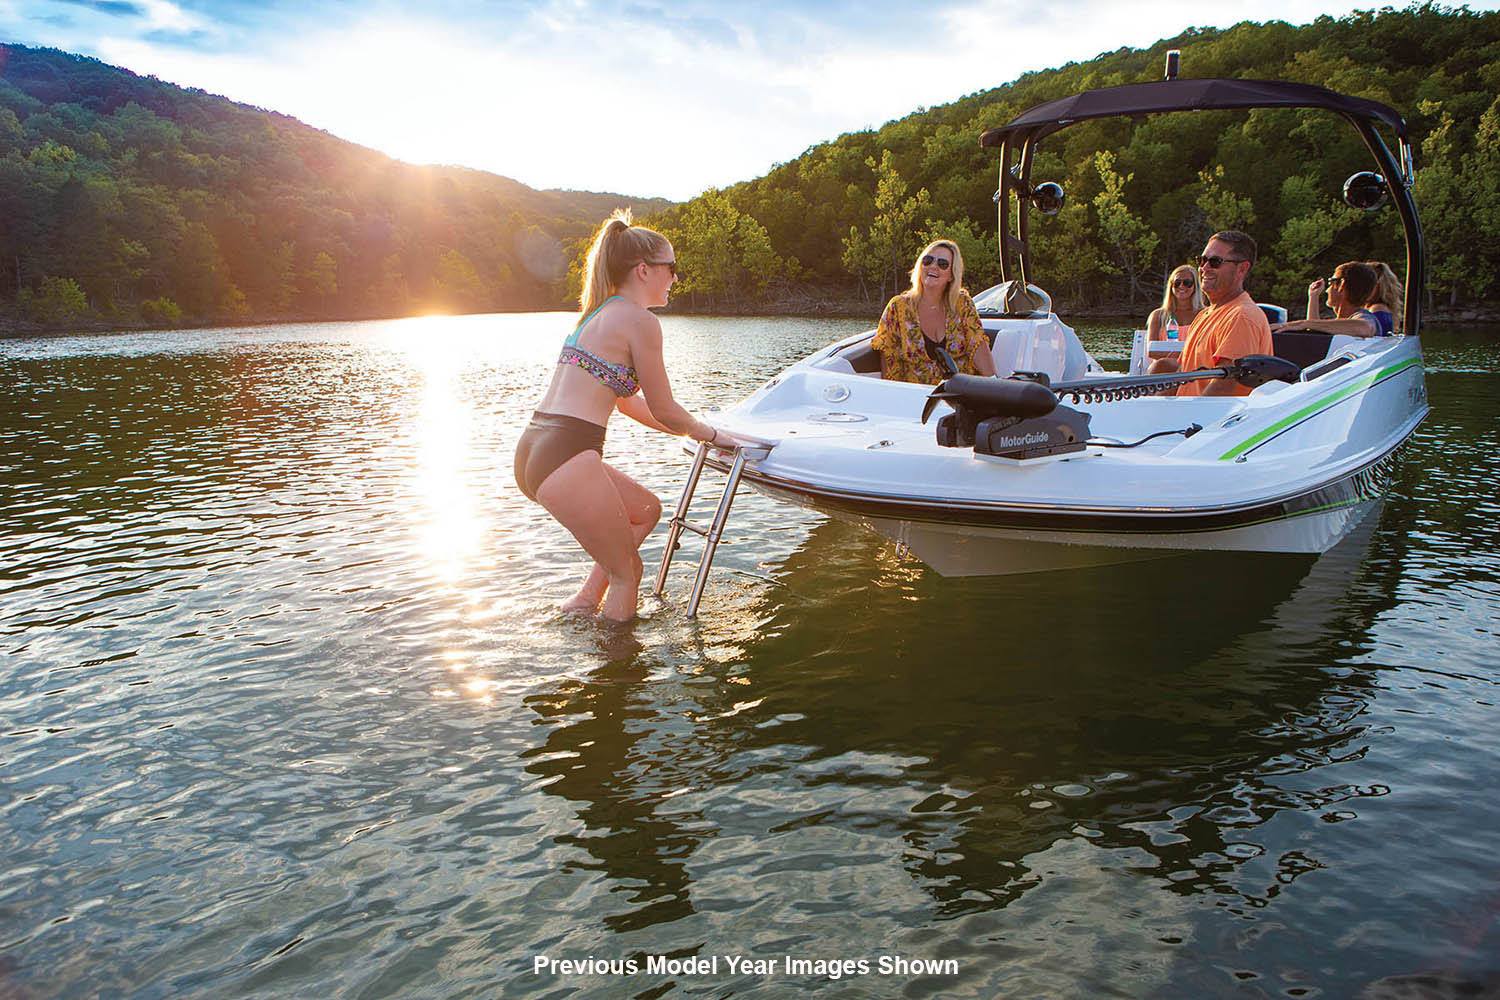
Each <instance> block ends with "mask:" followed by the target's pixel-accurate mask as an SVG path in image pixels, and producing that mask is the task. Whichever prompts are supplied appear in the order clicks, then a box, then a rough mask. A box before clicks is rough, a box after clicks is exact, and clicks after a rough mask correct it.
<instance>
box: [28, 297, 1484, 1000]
mask: <svg viewBox="0 0 1500 1000" xmlns="http://www.w3.org/2000/svg"><path fill="white" fill-rule="evenodd" d="M664 325H665V328H666V335H667V339H668V344H669V364H670V367H671V370H672V371H673V373H674V375H675V379H676V385H677V388H678V391H679V395H680V397H681V398H682V399H683V400H684V402H685V403H686V404H687V405H689V406H690V407H694V408H702V407H706V406H709V405H714V404H720V405H727V404H728V403H730V402H732V401H733V400H735V399H737V398H738V397H740V396H742V395H744V394H745V393H747V392H748V391H749V390H750V389H752V388H753V387H754V386H756V385H757V384H759V383H760V382H761V381H763V380H764V379H765V378H767V377H768V376H770V375H771V374H773V373H774V372H776V371H777V370H778V369H780V368H781V367H783V366H785V365H786V364H788V363H789V362H791V361H793V360H795V359H796V358H798V357H801V356H804V355H805V354H807V353H809V352H810V351H811V350H813V349H814V348H816V347H818V346H821V345H822V344H823V343H825V342H827V341H829V340H831V339H833V337H834V336H836V335H838V334H840V333H843V332H849V331H852V330H855V329H858V328H859V327H860V326H861V324H858V323H851V322H841V321H814V320H791V319H780V320H764V319H755V320H750V319H743V320H742V319H727V318H726V319H705V318H692V317H667V318H666V319H665V320H664ZM569 327H570V319H569V317H568V316H565V315H562V314H550V315H529V316H487V317H463V318H447V319H442V318H439V319H413V320H404V321H395V322H371V323H352V324H330V325H306V326H281V327H272V328H262V329H240V330H209V331H196V332H172V333H159V334H122V335H116V336H107V337H87V338H59V339H47V340H36V341H9V342H0V386H3V387H4V398H3V401H0V490H3V497H4V502H3V504H0V649H3V651H4V660H3V667H0V997H5V998H22V997H25V998H32V997H78V996H85V995H102V996H145V997H158V996H160V997H165V996H180V995H199V996H214V997H239V996H266V997H271V996H335V995H336V996H351V997H376V996H425V997H446V996H469V995H482V996H528V997H529V996H547V997H565V996H590V997H592V996H600V997H614V996H620V997H625V996H649V997H656V996H663V995H681V996H694V997H728V996H731V995H732V996H736V997H778V996H785V995H787V994H789V993H793V992H804V991H805V992H819V993H821V994H823V995H826V996H830V997H891V996H944V997H983V998H991V997H996V996H1132V997H1138V996H1173V997H1201V996H1247V997H1267V996H1289V997H1313V996H1324V997H1351V996H1366V997H1396V996H1406V995H1414V994H1411V993H1410V991H1412V990H1415V989H1419V988H1422V987H1430V988H1432V989H1436V990H1439V991H1441V992H1438V993H1434V994H1430V995H1442V996H1450V995H1451V996H1459V995H1470V993H1469V992H1466V991H1474V990H1490V991H1495V990H1497V989H1500V860H1497V859H1500V832H1497V831H1500V799H1497V796H1496V795H1495V793H1494V787H1495V785H1496V783H1497V781H1500V725H1497V720H1500V713H1497V711H1496V700H1497V697H1500V690H1497V682H1500V665H1497V659H1500V658H1497V654H1496V650H1497V648H1500V647H1497V643H1496V635H1495V632H1496V628H1497V620H1500V613H1497V612H1500V546H1497V540H1500V501H1497V494H1496V488H1495V483H1496V482H1497V481H1500V431H1497V428H1500V422H1497V416H1500V379H1497V377H1496V375H1495V371H1496V369H1497V367H1500V348H1497V344H1500V340H1497V339H1496V336H1495V331H1489V332H1485V331H1467V332H1465V331H1458V330H1437V331H1434V332H1432V333H1431V334H1430V335H1429V336H1428V337H1427V338H1426V339H1425V343H1424V348H1425V350H1426V353H1427V361H1428V365H1429V368H1428V388H1429V392H1430V396H1431V402H1432V415H1431V416H1430V417H1429V419H1428V420H1427V422H1426V423H1425V424H1424V425H1423V427H1422V428H1421V429H1420V430H1419V431H1418V433H1417V435H1416V437H1415V438H1414V440H1413V443H1412V445H1411V447H1410V448H1409V449H1408V450H1407V451H1406V452H1405V458H1404V460H1403V462H1402V463H1401V464H1400V467H1399V470H1398V472H1397V474H1396V477H1395V482H1394V487H1393V493H1392V495H1391V497H1390V498H1389V499H1388V501H1387V502H1386V504H1385V506H1384V509H1383V510H1382V511H1381V512H1380V513H1379V515H1378V516H1377V517H1374V518H1371V519H1368V520H1367V521H1366V522H1365V524H1364V525H1363V526H1362V529H1361V530H1360V531H1358V532H1356V534H1355V535H1354V536H1353V537H1352V538H1351V539H1350V540H1349V542H1348V543H1346V544H1345V545H1343V546H1341V547H1340V548H1339V549H1336V550H1335V551H1334V552H1332V553H1330V554H1329V555H1327V556H1325V557H1323V558H1322V559H1318V560H1314V559H1311V558H1304V557H1277V556H1200V557H1185V558H1177V559H1167V560H1161V561H1157V562H1148V563H1141V564H1134V565H1131V566H1125V567H1117V568H1109V569H1102V570H1091V571H1082V572H1075V573H1064V574H1054V575H1048V576H1036V577H1007V578H997V579H989V580H986V579H952V580H948V579H942V578H940V577H937V576H936V575H935V574H933V573H932V572H931V571H929V570H927V569H926V568H925V567H924V566H923V565H922V564H920V563H917V562H912V561H907V560H904V559H902V558H900V556H899V555H898V553H897V552H896V551H895V549H894V547H893V546H892V545H891V544H889V543H887V542H885V541H882V540H880V539H878V538H876V537H874V536H872V535H870V534H867V533H865V532H863V531H861V530H859V529H856V528H853V527H850V526H847V525H844V524H841V523H839V522H834V521H827V520H823V519H820V518H819V517H817V516H815V515H812V514H809V513H807V512H804V511H801V510H797V509H793V508H789V507H783V506H778V505H775V504H773V503H771V502H769V501H767V500H765V499H763V498H761V497H759V496H755V495H751V494H746V495H745V496H743V497H742V498H741V499H740V500H739V501H738V502H737V504H736V507H735V512H734V517H733V519H732V521H731V524H730V531H729V534H730V541H729V543H728V544H726V545H725V546H724V548H722V549H721V551H720V555H719V558H718V561H717V563H716V565H715V570H714V575H713V577H712V579H711V581H710V585H709V589H708V592H707V595H706V597H705V599H704V606H703V611H702V614H701V617H700V618H699V619H698V620H697V621H690V620H688V619H686V618H685V617H684V615H683V614H682V605H683V603H684V602H685V599H686V594H687V591H688V590H689V588H690V584H691V570H692V567H693V566H694V565H695V562H696V560H695V559H694V558H692V557H693V556H694V555H695V553H696V551H697V544H696V540H695V539H691V538H690V539H689V542H688V544H687V545H686V547H685V548H684V552H683V556H684V558H680V559H679V562H678V568H677V569H675V570H674V574H673V579H672V581H671V584H670V586H669V598H668V600H666V601H665V602H656V601H650V600H648V601H646V602H645V603H644V604H643V612H644V617H643V619H642V620H641V621H640V622H639V623H638V624H637V625H635V626H634V627H633V628H630V629H623V630H621V629H607V628H604V627H602V626H599V625H596V624H593V623H591V622H588V621H578V620H572V619H567V618H564V617H561V616H559V615H558V614H556V613H554V611H553V608H554V606H555V604H556V603H557V601H559V600H560V599H562V598H563V597H565V596H566V595H568V594H569V593H571V591H572V589H573V587H574V586H575V585H576V583H577V580H578V578H579V577H581V575H582V573H583V571H584V569H585V568H586V567H585V565H584V560H583V558H582V556H581V554H580V553H579V552H578V551H577V549H576V548H575V547H574V545H573V544H572V542H571V541H570V539H569V538H568V537H567V536H566V534H565V533H564V532H563V531H562V530H561V529H560V528H558V527H557V526H556V525H555V524H553V523H552V522H551V521H550V520H548V518H547V517H546V516H545V515H544V513H543V512H542V511H541V510H540V508H538V507H535V506H533V505H530V504H528V503H527V502H526V501H525V500H524V499H523V498H522V497H521V496H520V494H519V493H518V492H517V490H516V488H515V486H514V484H513V482H512V479H511V452H512V449H513V446H514V443H515V440H516V437H517V435H518V433H519V431H520V428H521V426H522V425H523V423H524V421H525V418H526V416H527V414H528V413H529V411H530V410H531V409H532V407H533V406H534V404H535V400H536V398H537V397H538V396H539V394H540V387H541V386H542V384H543V382H544V380H545V379H546V377H547V375H548V372H549V369H550V366H551V363H552V361H553V359H554V358H555V356H556V350H557V345H558V343H559V341H560V340H561V338H562V336H563V335H564V334H565V332H566V331H567V329H568V328H569ZM1085 339H1086V342H1087V343H1088V345H1089V346H1090V347H1091V349H1093V350H1094V351H1095V352H1096V353H1098V354H1100V355H1101V356H1103V357H1105V358H1111V359H1113V360H1114V361H1115V362H1117V363H1118V362H1121V361H1122V360H1123V358H1124V357H1125V354H1126V346H1127V343H1126V336H1125V334H1124V332H1123V331H1119V330H1110V329H1094V330H1088V331H1086V338H1085ZM1116 367H1118V364H1116ZM627 423H628V421H626V420H624V419H623V418H621V419H616V420H615V421H614V424H613V425H612V427H611V429H610V441H609V443H608V444H607V445H606V454H607V456H608V457H609V459H610V460H611V461H613V462H615V463H617V464H618V465H620V466H621V467H623V468H624V469H626V470H627V471H628V472H630V473H631V474H633V475H635V476H636V477H637V478H639V479H640V480H641V481H643V482H644V483H646V484H647V485H648V486H650V487H651V488H653V489H654V490H656V491H657V492H658V494H660V495H662V496H663V497H664V499H665V500H666V501H667V503H668V506H669V507H670V506H671V504H672V503H673V502H675V498H676V494H677V491H678V489H679V488H680V483H681V478H682V475H683V473H684V472H685V470H686V465H687V459H686V457H685V456H684V455H683V453H682V452H681V450H680V444H679V442H677V441H675V440H671V439H668V438H665V437H663V436H661V435H655V434H652V433H650V432H647V431H645V430H643V429H638V428H633V427H627V426H626V425H627ZM707 492H708V488H707V484H706V483H705V487H704V488H703V489H702V490H700V493H707ZM705 502H706V501H705ZM662 534H663V529H660V528H659V529H658V530H657V532H656V533H655V534H654V535H653V536H652V537H651V538H650V539H648V541H647V543H646V546H645V550H644V557H645V560H646V564H647V572H648V576H649V575H650V574H652V573H653V572H654V566H655V564H656V561H657V560H658V559H659V557H660V552H661V539H662ZM731 956H733V957H743V958H750V959H758V960H762V961H763V962H765V964H763V965H762V966H760V967H759V969H758V970H747V969H746V968H745V967H744V966H736V967H735V968H733V969H731V968H730V965H729V962H728V959H729V957H731ZM715 958H716V959H717V962H716V967H714V964H715V963H714V962H713V961H712V960H713V959H715ZM789 958H790V959H796V960H799V961H801V962H804V963H806V964H805V965H799V966H795V967H793V968H789V967H788V959H789ZM545 959H551V960H570V961H580V962H587V960H590V959H593V960H596V961H597V962H600V963H603V966H602V967H594V968H593V971H592V972H589V971H585V972H579V971H576V970H564V969H563V968H562V967H559V966H553V967H550V968H548V967H543V968H540V969H539V968H538V966H539V964H541V960H545ZM882 959H884V961H885V965H884V966H882ZM665 960H670V961H673V962H675V963H676V964H675V965H674V966H672V967H671V968H670V969H667V970H661V969H657V968H656V967H655V964H656V963H657V962H660V961H665ZM684 960H697V961H684ZM772 960H774V962H773V961H772ZM897 960H900V961H902V962H909V961H921V962H923V963H927V962H937V963H940V964H939V965H938V966H937V972H936V973H933V972H931V971H923V970H926V969H929V968H930V967H929V966H926V965H923V966H918V967H917V970H916V971H913V970H912V969H911V968H910V967H907V966H898V965H896V961H897ZM947 960H952V964H948V965H944V964H942V963H946V962H947ZM842 961H847V962H849V963H852V967H851V966H844V965H840V964H838V963H839V962H842ZM861 961H863V962H864V963H865V966H864V967H861V966H860V965H859V963H860V962H861ZM628 963H634V967H635V968H637V970H638V971H636V972H634V973H633V974H632V973H631V972H630V971H629V970H630V968H631V966H630V965H629V964H628ZM955 968H956V974H955V973H954V971H953V970H954V969H955ZM1422 995H1427V994H1422ZM1490 995H1494V994H1493V992H1492V993H1491V994H1490Z"/></svg>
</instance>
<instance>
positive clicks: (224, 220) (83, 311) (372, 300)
mask: <svg viewBox="0 0 1500 1000" xmlns="http://www.w3.org/2000/svg"><path fill="white" fill-rule="evenodd" d="M414 85H415V84H414ZM632 200H633V201H634V202H635V207H636V210H637V211H638V212H642V213H645V212H649V211H651V210H653V209H660V208H662V207H664V206H666V205H667V204H668V203H667V202H664V201H660V200H649V199H644V200H643V199H628V198H625V197H623V196H620V195H608V194H592V193H586V192H572V191H537V190H534V189H532V188H529V187H527V186H525V185H523V184H520V183H518V182H516V181H512V180H509V179H507V178H504V177H497V176H495V175H493V174H487V173H484V172H481V171H477V170H467V169H462V168H456V167H416V166H411V165H409V164H405V163H401V162H398V161H396V160H393V159H391V158H390V157H387V156H384V155H382V154H380V153H377V152H374V151H373V150H369V149H366V148H363V147H361V146H356V145H354V144H352V143H348V142H344V141H342V140H340V139H337V138H334V137H333V136H331V135H328V134H327V133H325V132H321V131H319V130H317V129H314V128H311V127H309V126H307V125H304V124H302V123H300V122H298V121H296V120H295V119H292V118H288V117H286V116H284V115H279V114H275V113H273V112H268V111H263V110H260V109H257V108H251V107H247V106H245V105H241V104H236V103H234V102H232V101H228V100H226V99H224V98H221V97H215V96H213V95H210V94H206V93H204V92H202V91H198V90H186V89H183V88H181V87H176V86H172V85H170V84H167V83H163V82H161V81H159V80H156V79H154V78H146V77H140V76H137V75H135V74H133V73H130V72H128V71H125V70H121V69H116V68H113V67H110V66H106V65H104V64H103V63H100V62H98V61H97V60H93V59H87V58H83V57H80V56H74V55H69V54H67V53H63V52H57V51H54V50H46V49H30V48H26V47H24V46H17V45H6V46H0V310H6V309H8V310H9V311H11V312H12V314H19V315H21V316H23V317H26V318H29V319H31V320H33V321H36V322H39V323H41V324H43V325H49V326H57V325H65V324H67V323H69V322H74V321H76V320H78V319H81V318H84V317H88V316H93V317H97V318H98V319H101V320H104V321H106V322H108V321H117V322H135V321H144V322H148V323H163V324H171V323H176V322H185V321H205V320H214V321H232V320H236V319H250V318H255V319H268V318H291V317H298V318H307V317H347V316H379V315H385V316H389V315H404V314H407V313H410V312H415V311H420V310H426V309H446V310H451V311H464V312H472V311H486V310H501V309H529V308H556V307H558V306H560V305H562V304H563V303H564V301H565V295H566V291H567V290H566V283H567V281H566V279H567V274H566V272H567V266H568V261H569V260H570V259H571V258H572V256H573V255H574V254H575V252H576V247H575V246H574V244H576V243H577V242H578V241H580V240H582V239H585V238H586V237H587V235H588V234H589V233H590V232H591V231H592V229H593V228H594V227H595V226H596V225H597V224H598V221H599V219H601V218H602V217H603V216H604V215H606V214H608V212H609V211H610V210H611V209H613V208H615V207H616V206H618V205H621V204H627V203H630V202H631V201H632Z"/></svg>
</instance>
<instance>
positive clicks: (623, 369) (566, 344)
mask: <svg viewBox="0 0 1500 1000" xmlns="http://www.w3.org/2000/svg"><path fill="white" fill-rule="evenodd" d="M619 297H620V296H618V295H611V296H610V297H609V298H608V299H605V300H604V301H603V302H601V303H599V308H598V309H595V310H594V311H593V312H591V313H589V314H588V315H587V316H585V317H584V318H583V319H581V320H579V321H578V325H577V326H575V327H574V328H573V332H572V333H570V334H569V335H568V339H567V340H565V341H563V349H562V355H561V356H560V357H558V359H557V363H558V364H560V365H574V366H576V367H578V368H581V369H583V370H584V371H586V372H588V373H589V374H590V375H592V376H594V378H596V379H598V380H599V381H600V382H602V383H604V387H605V388H607V389H608V390H609V391H610V392H612V393H614V394H615V395H616V396H622V397H623V396H634V395H635V394H636V393H637V392H639V391H640V388H641V383H640V379H639V377H638V376H637V375H636V373H635V369H634V368H632V367H631V366H630V365H617V364H615V363H614V362H613V361H606V360H604V359H603V358H601V357H599V355H597V354H594V353H593V352H592V351H588V350H585V349H584V348H582V347H579V346H578V335H579V334H580V333H582V332H583V328H584V327H585V326H587V325H588V322H589V320H591V319H593V318H594V317H595V316H597V315H599V309H603V308H604V307H605V306H607V305H609V302H610V299H618V298H619Z"/></svg>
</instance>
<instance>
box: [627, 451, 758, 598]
mask: <svg viewBox="0 0 1500 1000" xmlns="http://www.w3.org/2000/svg"><path fill="white" fill-rule="evenodd" d="M719 450H721V451H723V450H731V451H732V452H733V454H734V464H733V465H731V466H730V467H729V478H728V480H727V481H726V482H725V484H724V493H723V495H722V496H720V497H719V507H718V509H717V510H715V511H714V518H713V520H712V521H711V522H709V525H708V527H706V528H705V527H703V526H702V525H699V524H694V523H693V522H692V521H689V520H688V508H689V507H690V506H692V503H693V493H694V492H695V491H696V490H697V489H698V477H699V476H701V475H702V474H703V467H704V466H705V465H706V464H708V452H709V445H708V443H707V442H704V443H701V444H699V445H698V451H697V454H695V455H694V456H693V467H692V469H691V470H690V471H689V472H688V477H687V482H686V483H684V484H683V487H682V499H680V500H678V501H677V513H675V514H673V515H672V520H671V521H669V522H668V528H667V547H666V549H665V550H664V551H663V552H662V554H661V569H659V570H657V572H656V588H655V589H654V590H652V591H651V593H652V594H653V595H654V596H656V597H661V596H662V594H663V592H664V591H665V589H666V585H667V570H668V569H670V568H671V566H672V556H673V555H675V554H676V552H677V548H678V546H679V545H680V544H681V538H682V533H683V532H684V531H691V532H693V533H694V534H696V535H701V536H703V556H702V557H701V558H700V559H699V560H698V578H697V579H696V580H694V581H693V593H692V596H691V597H689V598H688V606H687V616H688V617H689V618H696V617H698V602H699V601H701V600H703V588H704V587H705V586H706V585H707V584H708V570H709V567H710V566H712V565H713V561H714V552H716V551H717V550H718V548H719V540H720V539H721V538H722V537H723V535H724V525H725V524H726V523H728V521H729V508H730V506H731V505H733V503H734V494H735V492H736V491H737V490H739V488H740V476H741V475H742V474H743V473H744V471H745V463H746V462H758V461H760V460H761V459H763V458H765V457H766V456H767V455H769V454H770V453H771V449H770V448H769V447H765V446H759V447H757V446H751V445H736V446H735V447H734V448H733V449H719Z"/></svg>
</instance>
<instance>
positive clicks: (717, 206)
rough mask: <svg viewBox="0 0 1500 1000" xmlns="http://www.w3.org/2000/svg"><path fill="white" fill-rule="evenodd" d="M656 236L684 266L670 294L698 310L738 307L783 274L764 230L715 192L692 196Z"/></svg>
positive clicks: (753, 219) (779, 260) (779, 257)
mask: <svg viewBox="0 0 1500 1000" xmlns="http://www.w3.org/2000/svg"><path fill="white" fill-rule="evenodd" d="M661 232H662V235H664V236H666V237H667V238H668V239H669V240H671V241H672V247H673V249H674V250H675V251H676V252H677V258H678V260H680V261H682V262H683V263H684V267H685V275H684V277H683V278H682V279H681V280H680V281H679V282H678V283H677V285H676V290H675V295H676V296H677V297H679V298H681V297H683V296H686V297H687V298H688V299H689V300H690V301H691V302H693V303H694V304H695V305H696V306H698V307H701V308H712V309H736V308H741V307H742V306H743V305H744V304H745V303H746V302H747V301H748V300H750V299H753V298H754V297H755V296H758V295H760V294H761V293H762V292H764V291H765V289H766V287H767V286H768V285H769V284H770V283H771V282H773V281H776V280H778V279H780V278H781V277H782V276H783V275H784V274H785V273H786V265H785V263H784V262H783V260H782V258H781V256H780V255H779V254H777V253H776V251H775V250H774V249H773V248H772V246H771V238H770V235H769V234H768V233H767V231H766V227H765V226H763V225H761V223H760V222H759V221H758V220H757V219H756V218H755V217H754V216H752V215H750V214H748V213H746V212H741V211H740V210H739V209H737V208H736V207H735V206H734V204H733V203H732V202H731V201H730V200H729V199H728V198H727V197H725V196H724V194H723V193H722V192H719V191H707V192H705V193H704V194H702V195H700V196H699V197H697V198H695V199H694V200H693V201H692V202H691V203H690V204H689V205H688V206H687V209H686V210H685V211H683V212H682V213H680V214H678V215H677V217H676V218H675V220H673V221H670V222H664V223H662V224H661Z"/></svg>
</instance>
